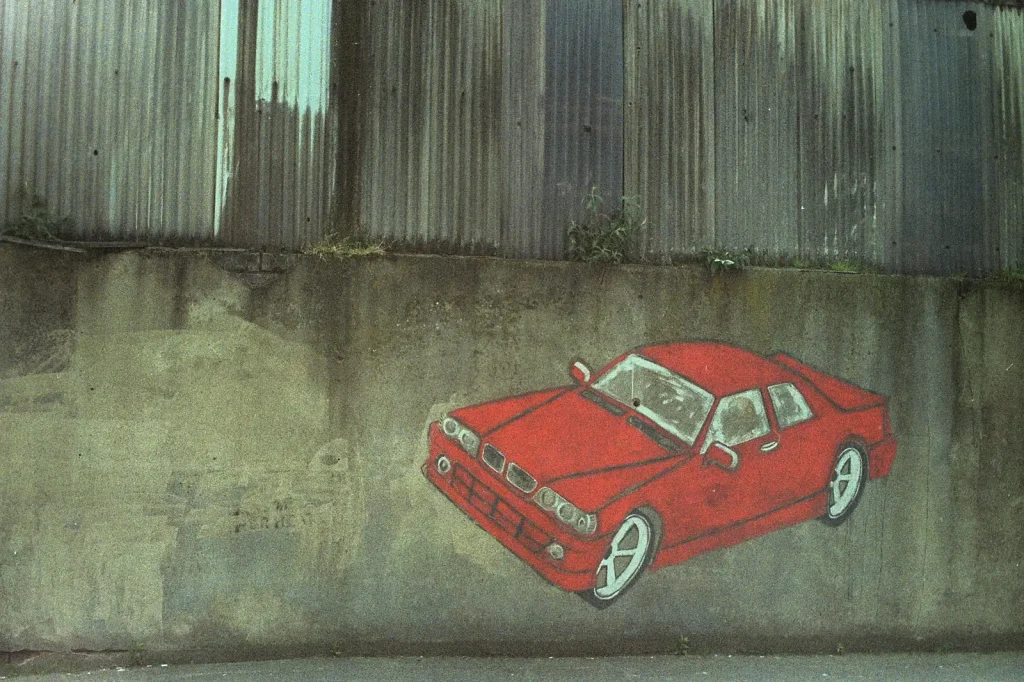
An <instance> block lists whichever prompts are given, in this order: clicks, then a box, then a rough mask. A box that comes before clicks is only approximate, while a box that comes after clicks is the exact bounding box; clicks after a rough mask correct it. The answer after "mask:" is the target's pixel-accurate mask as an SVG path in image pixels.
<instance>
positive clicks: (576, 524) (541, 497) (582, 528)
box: [533, 488, 597, 535]
mask: <svg viewBox="0 0 1024 682" xmlns="http://www.w3.org/2000/svg"><path fill="white" fill-rule="evenodd" d="M533 501H534V502H536V503H537V505H538V506H539V507H541V508H542V509H546V510H547V511H549V512H553V513H554V515H555V518H557V519H558V520H559V521H561V522H562V523H564V524H565V525H567V526H569V527H570V528H572V529H573V530H575V531H576V532H577V533H582V534H583V535H593V534H594V531H596V530H597V514H588V513H586V512H584V511H582V510H580V509H579V508H578V507H577V506H576V505H574V504H572V503H571V502H569V501H568V500H566V499H565V498H564V497H562V496H561V495H559V494H558V493H556V492H555V491H554V490H552V489H551V488H541V489H540V490H538V491H537V494H536V495H534V496H533Z"/></svg>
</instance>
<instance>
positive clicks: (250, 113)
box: [215, 0, 337, 249]
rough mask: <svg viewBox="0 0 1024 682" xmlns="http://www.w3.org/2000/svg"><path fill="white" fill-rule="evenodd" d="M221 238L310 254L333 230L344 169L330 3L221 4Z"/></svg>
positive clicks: (226, 0) (235, 0)
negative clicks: (339, 157)
mask: <svg viewBox="0 0 1024 682" xmlns="http://www.w3.org/2000/svg"><path fill="white" fill-rule="evenodd" d="M221 6H222V11H223V13H224V17H225V21H224V22H223V23H222V24H221V27H220V32H221V62H220V78H219V82H220V83H221V84H222V96H221V110H220V117H221V122H222V123H221V126H220V131H219V136H218V150H217V164H218V166H217V169H218V187H217V205H216V208H215V210H216V219H215V220H216V222H215V224H216V225H217V226H218V236H219V238H220V240H221V241H223V242H226V243H229V244H234V245H238V246H248V247H250V248H268V249H294V248H303V247H305V246H308V245H309V244H312V243H315V242H318V241H320V240H321V239H322V238H323V236H324V235H325V233H326V232H329V231H330V230H331V227H330V225H329V223H330V221H331V216H332V210H333V202H334V198H335V182H336V179H335V173H336V171H337V163H336V161H335V157H336V150H337V145H336V130H335V126H334V122H335V121H336V116H334V112H333V109H332V107H331V106H330V90H331V87H330V83H331V26H332V22H331V4H330V3H329V2H325V1H324V0H261V1H260V2H254V1H253V0H221Z"/></svg>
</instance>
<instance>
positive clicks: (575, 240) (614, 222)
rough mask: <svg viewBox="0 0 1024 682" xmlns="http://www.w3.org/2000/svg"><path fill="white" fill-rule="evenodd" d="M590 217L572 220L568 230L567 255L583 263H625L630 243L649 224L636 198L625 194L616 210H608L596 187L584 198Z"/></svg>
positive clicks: (584, 204)
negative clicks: (578, 220) (579, 220)
mask: <svg viewBox="0 0 1024 682" xmlns="http://www.w3.org/2000/svg"><path fill="white" fill-rule="evenodd" d="M583 206H584V207H585V208H586V209H587V214H588V215H587V216H586V218H585V219H584V220H583V221H582V222H577V221H575V220H574V221H572V223H571V224H570V225H569V230H568V232H567V235H566V236H567V237H568V241H569V244H568V248H567V249H566V257H567V258H568V259H569V260H572V261H581V262H584V263H622V262H624V261H625V260H626V259H627V255H628V252H629V243H630V240H631V239H633V237H634V236H635V235H636V234H637V233H639V232H640V230H641V229H642V228H643V227H644V225H646V224H647V219H646V218H645V217H644V215H643V210H642V209H641V208H640V204H639V203H637V201H636V199H633V198H631V197H622V199H621V206H620V208H618V209H617V210H613V211H605V210H604V208H605V201H604V197H603V196H602V195H601V192H600V191H599V190H598V188H597V187H596V186H592V187H591V188H590V191H589V192H587V194H586V195H584V197H583Z"/></svg>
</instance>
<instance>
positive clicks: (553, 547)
mask: <svg viewBox="0 0 1024 682" xmlns="http://www.w3.org/2000/svg"><path fill="white" fill-rule="evenodd" d="M548 555H549V556H550V557H551V558H552V559H554V560H555V561H561V560H562V559H564V558H565V548H564V547H562V546H561V545H560V544H558V543H557V542H552V543H551V544H550V545H548Z"/></svg>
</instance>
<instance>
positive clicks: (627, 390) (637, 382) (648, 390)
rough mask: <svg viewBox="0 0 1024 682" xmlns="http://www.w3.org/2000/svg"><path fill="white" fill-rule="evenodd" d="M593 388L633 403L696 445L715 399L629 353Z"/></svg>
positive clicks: (652, 419) (671, 431) (691, 384)
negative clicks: (695, 442)
mask: <svg viewBox="0 0 1024 682" xmlns="http://www.w3.org/2000/svg"><path fill="white" fill-rule="evenodd" d="M593 388H595V389H597V390H598V391H600V392H602V393H604V394H605V395H607V396H610V397H612V398H615V400H618V401H619V402H620V403H622V404H623V405H632V406H633V407H635V408H636V410H637V412H639V413H640V414H642V415H644V416H645V417H647V418H648V419H650V420H651V421H653V422H654V423H655V424H657V425H658V426H660V427H661V428H663V429H665V430H666V431H668V432H669V433H671V434H672V435H674V436H676V437H677V438H680V439H681V440H682V441H683V442H685V443H686V444H687V445H693V442H694V441H695V440H697V435H698V434H699V433H700V427H701V426H703V425H704V420H705V419H707V418H708V413H709V412H711V406H712V404H714V402H715V399H714V396H712V395H711V394H710V393H708V392H707V391H705V390H704V389H703V388H701V387H700V386H697V385H696V384H693V383H691V382H689V381H687V380H686V379H684V378H683V377H681V376H679V375H678V374H676V373H675V372H672V371H670V370H667V369H665V368H664V367H662V366H661V365H658V364H656V363H653V362H651V361H650V360H648V359H646V358H642V357H640V356H639V355H629V356H627V357H626V358H625V359H624V360H623V361H622V362H620V363H619V364H617V365H615V366H614V367H612V368H611V369H610V370H608V371H607V372H606V373H605V374H604V376H602V377H601V378H600V379H598V380H597V381H596V382H595V383H594V385H593Z"/></svg>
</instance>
